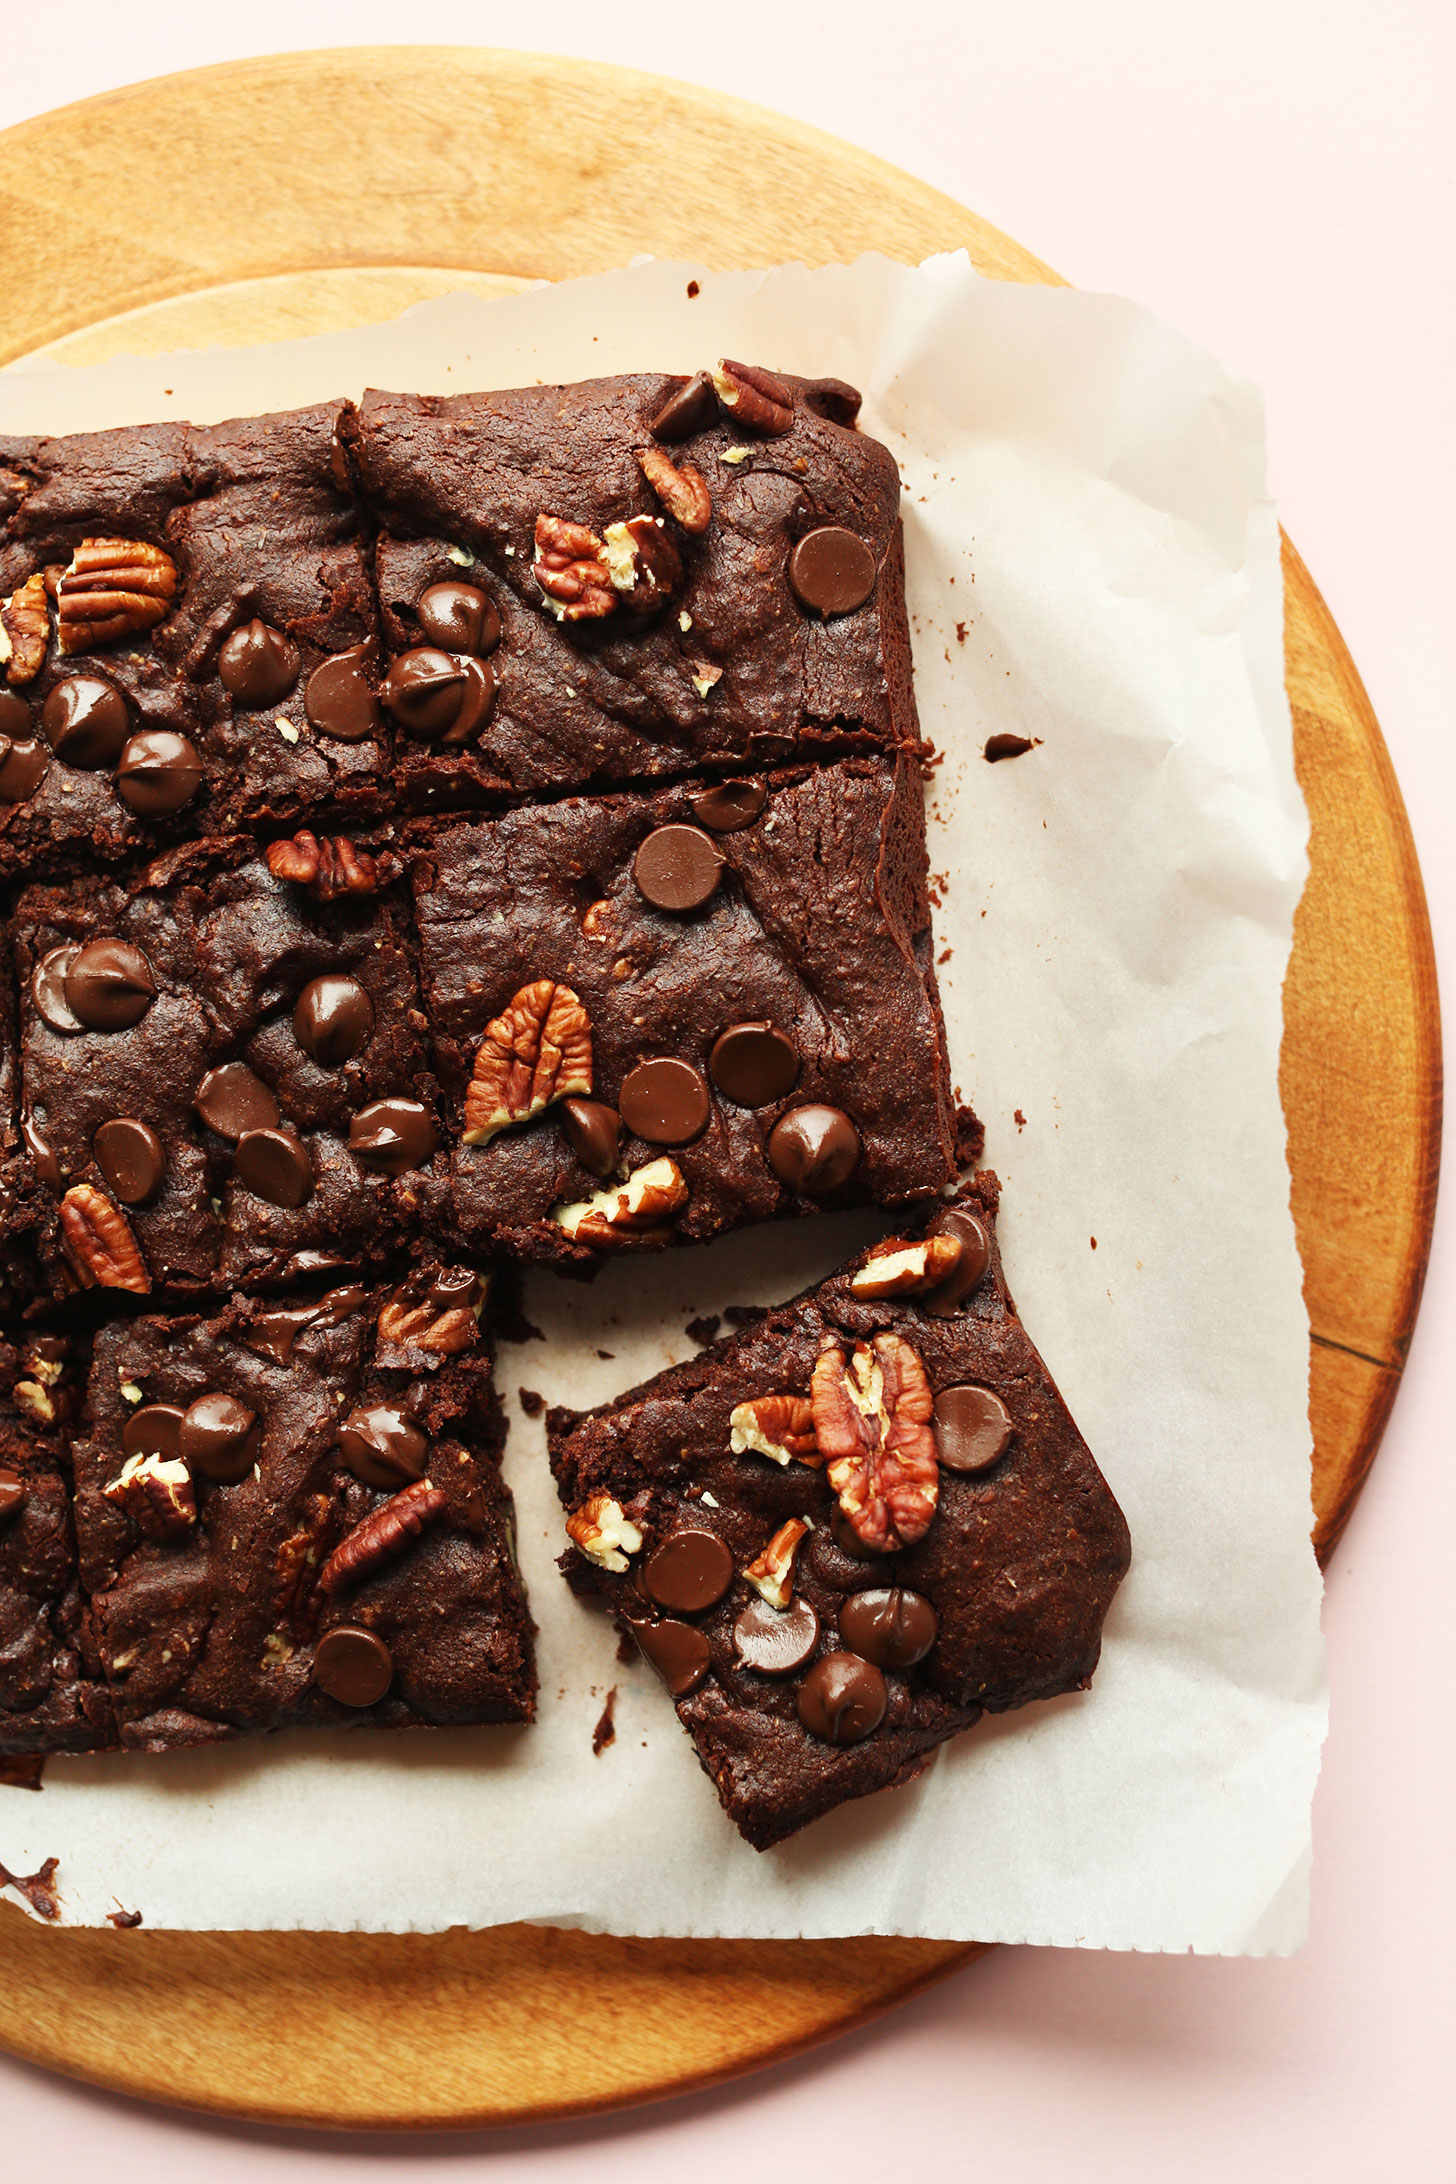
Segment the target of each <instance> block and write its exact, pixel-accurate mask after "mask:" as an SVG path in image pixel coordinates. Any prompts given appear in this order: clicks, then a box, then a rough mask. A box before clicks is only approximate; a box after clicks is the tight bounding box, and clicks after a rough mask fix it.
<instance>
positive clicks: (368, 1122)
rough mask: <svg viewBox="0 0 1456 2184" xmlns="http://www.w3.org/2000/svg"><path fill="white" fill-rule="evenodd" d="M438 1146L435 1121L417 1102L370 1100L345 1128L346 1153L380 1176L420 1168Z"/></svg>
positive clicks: (426, 1108) (424, 1107)
mask: <svg viewBox="0 0 1456 2184" xmlns="http://www.w3.org/2000/svg"><path fill="white" fill-rule="evenodd" d="M439 1142H440V1133H439V1131H438V1130H437V1129H436V1127H435V1118H434V1116H433V1115H432V1114H431V1113H430V1110H429V1109H428V1107H426V1106H425V1105H424V1104H423V1102H422V1101H420V1100H403V1099H388V1100H371V1101H370V1103H369V1105H368V1106H367V1107H361V1108H360V1110H359V1112H358V1114H357V1115H355V1116H354V1118H353V1120H352V1121H351V1122H350V1124H349V1150H350V1152H351V1153H352V1154H353V1155H354V1157H355V1159H356V1160H362V1161H363V1162H364V1165H365V1166H366V1167H368V1168H377V1169H378V1170H379V1171H380V1173H381V1174H382V1175H403V1174H404V1173H405V1172H406V1170H407V1169H410V1168H423V1166H424V1165H425V1162H426V1161H427V1160H428V1159H429V1158H430V1156H431V1154H432V1153H433V1152H434V1150H435V1148H436V1146H437V1145H438V1144H439Z"/></svg>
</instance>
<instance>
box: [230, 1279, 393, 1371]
mask: <svg viewBox="0 0 1456 2184" xmlns="http://www.w3.org/2000/svg"><path fill="white" fill-rule="evenodd" d="M367 1295H368V1291H367V1290H364V1289H360V1288H358V1287H356V1286H353V1285H350V1286H348V1287H346V1288H343V1289H330V1290H329V1291H328V1292H327V1293H326V1295H324V1296H322V1297H320V1298H319V1300H318V1302H317V1303H316V1304H294V1305H279V1306H278V1307H277V1309H276V1310H274V1311H271V1312H259V1313H258V1314H257V1315H256V1317H255V1318H254V1319H253V1320H252V1321H251V1322H250V1323H249V1325H248V1328H247V1330H246V1332H245V1333H244V1334H243V1336H242V1337H241V1340H242V1343H243V1346H244V1348H245V1349H248V1350H251V1351H252V1352H253V1354H254V1356H255V1357H266V1358H271V1359H272V1360H273V1363H274V1364H275V1365H286V1364H287V1363H288V1360H289V1359H290V1358H291V1357H292V1355H293V1345H294V1342H295V1341H296V1339H297V1338H298V1336H299V1335H300V1334H301V1333H302V1331H303V1329H304V1328H305V1327H337V1326H338V1324H339V1322H340V1321H341V1320H344V1319H347V1318H348V1316H349V1314H350V1313H351V1312H355V1311H357V1310H358V1308H359V1306H360V1305H361V1304H362V1303H363V1302H364V1300H365V1297H366V1296H367Z"/></svg>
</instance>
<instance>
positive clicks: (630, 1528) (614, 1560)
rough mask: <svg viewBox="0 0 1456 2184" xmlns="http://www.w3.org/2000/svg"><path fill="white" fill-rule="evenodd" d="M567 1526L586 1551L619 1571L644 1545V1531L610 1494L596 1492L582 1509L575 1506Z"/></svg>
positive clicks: (588, 1554) (594, 1559)
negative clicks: (639, 1529) (639, 1528)
mask: <svg viewBox="0 0 1456 2184" xmlns="http://www.w3.org/2000/svg"><path fill="white" fill-rule="evenodd" d="M566 1530H567V1533H568V1535H569V1537H570V1538H571V1539H573V1540H574V1541H575V1542H576V1544H577V1546H578V1547H579V1548H580V1549H581V1551H582V1553H583V1554H584V1555H587V1556H589V1557H590V1559H591V1560H592V1561H593V1562H596V1563H599V1564H600V1566H601V1567H602V1569H604V1570H616V1571H617V1572H618V1573H619V1574H620V1572H621V1571H623V1570H625V1569H626V1568H627V1566H628V1564H627V1557H628V1555H635V1554H637V1553H638V1552H639V1551H640V1549H641V1546H642V1534H641V1533H640V1532H639V1531H638V1529H637V1527H636V1525H635V1524H634V1523H633V1522H632V1520H631V1518H630V1517H628V1516H627V1515H626V1513H625V1512H624V1510H623V1508H622V1505H621V1503H620V1502H615V1501H613V1499H612V1497H611V1495H610V1494H593V1495H592V1496H591V1498H590V1500H588V1501H584V1502H583V1503H582V1505H581V1507H580V1509H573V1510H572V1512H571V1515H570V1516H569V1517H568V1518H567V1520H566Z"/></svg>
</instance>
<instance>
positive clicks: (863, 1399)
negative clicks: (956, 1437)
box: [810, 1334, 940, 1554]
mask: <svg viewBox="0 0 1456 2184" xmlns="http://www.w3.org/2000/svg"><path fill="white" fill-rule="evenodd" d="M810 1402H811V1404H812V1405H813V1411H814V1434H815V1438H816V1439H817V1441H818V1443H819V1449H820V1453H821V1455H822V1456H823V1457H824V1459H825V1462H826V1463H827V1465H828V1477H829V1483H830V1485H831V1486H832V1487H833V1488H834V1491H835V1493H836V1494H837V1495H838V1496H839V1506H840V1508H841V1509H842V1510H843V1511H844V1514H845V1516H846V1517H847V1518H848V1520H849V1522H850V1524H851V1525H852V1526H853V1527H854V1531H855V1534H856V1536H857V1537H858V1538H859V1539H860V1540H862V1541H863V1543H864V1545H865V1546H866V1547H869V1548H872V1549H873V1550H874V1551H875V1552H876V1553H879V1554H893V1553H894V1552H895V1550H896V1549H897V1548H900V1547H912V1546H913V1545H914V1544H915V1542H916V1540H918V1539H923V1538H924V1537H925V1534H926V1532H927V1531H928V1530H929V1529H930V1521H931V1519H932V1517H933V1516H934V1515H935V1505H936V1501H937V1499H938V1497H939V1494H940V1466H939V1464H938V1463H937V1461H936V1455H935V1436H934V1433H933V1432H932V1430H931V1423H930V1420H931V1413H932V1411H933V1409H934V1402H933V1398H932V1396H931V1392H930V1382H929V1380H928V1379H927V1377H926V1373H925V1367H924V1366H923V1365H922V1363H921V1362H920V1359H919V1357H918V1356H917V1355H916V1353H915V1351H914V1350H912V1349H911V1347H910V1345H909V1343H908V1342H906V1341H905V1340H904V1338H903V1336H900V1335H895V1334H883V1335H876V1336H875V1339H874V1345H873V1347H871V1346H870V1345H869V1344H868V1343H864V1342H857V1343H856V1344H855V1346H854V1352H853V1355H852V1357H849V1358H846V1356H845V1354H844V1352H843V1350H841V1349H840V1347H839V1345H838V1343H837V1342H835V1341H834V1340H833V1338H832V1337H826V1339H825V1346H824V1348H823V1349H822V1350H821V1351H820V1353H819V1358H818V1362H817V1363H816V1364H815V1367H814V1378H813V1382H812V1384H811V1389H810Z"/></svg>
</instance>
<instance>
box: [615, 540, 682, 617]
mask: <svg viewBox="0 0 1456 2184" xmlns="http://www.w3.org/2000/svg"><path fill="white" fill-rule="evenodd" d="M602 547H603V551H604V553H605V555H606V561H607V569H608V572H609V574H610V576H611V579H612V587H613V589H614V590H615V591H616V593H617V595H618V597H619V599H620V600H621V603H622V605H623V606H624V607H625V608H626V609H627V611H628V613H629V614H655V613H656V612H657V609H658V608H659V607H661V606H665V605H666V604H667V602H668V600H669V599H670V598H671V597H672V595H673V593H674V592H675V591H676V590H677V588H678V586H679V585H680V584H681V582H682V575H683V565H682V557H681V556H680V554H679V553H678V550H677V548H676V546H674V545H673V543H672V540H671V539H670V538H669V537H668V535H667V527H666V525H665V524H664V523H663V520H662V518H661V516H633V517H631V518H630V519H629V520H628V521H627V522H626V523H609V524H608V525H607V528H606V532H605V534H604V536H603V540H602Z"/></svg>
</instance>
